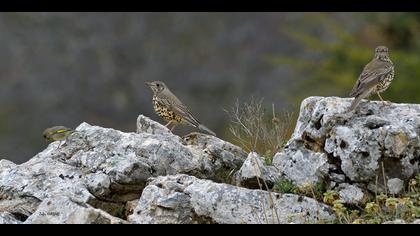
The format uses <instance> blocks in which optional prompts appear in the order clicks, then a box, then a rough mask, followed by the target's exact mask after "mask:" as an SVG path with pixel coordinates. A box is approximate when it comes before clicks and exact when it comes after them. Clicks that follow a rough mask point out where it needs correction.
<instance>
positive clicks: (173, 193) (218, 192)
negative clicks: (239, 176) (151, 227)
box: [128, 175, 335, 224]
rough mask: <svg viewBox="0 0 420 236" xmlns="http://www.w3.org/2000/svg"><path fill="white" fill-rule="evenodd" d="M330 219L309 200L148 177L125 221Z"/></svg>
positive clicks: (329, 214) (184, 178)
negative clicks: (139, 196) (146, 184)
mask: <svg viewBox="0 0 420 236" xmlns="http://www.w3.org/2000/svg"><path fill="white" fill-rule="evenodd" d="M334 218H335V217H334V215H333V213H332V211H331V209H330V208H329V207H328V206H326V205H324V204H322V203H318V202H317V201H315V200H313V199H311V198H307V197H302V196H298V195H293V194H283V195H281V194H278V193H269V192H267V191H261V190H250V189H246V188H239V187H235V186H232V185H228V184H219V183H214V182H212V181H209V180H201V179H197V178H195V177H192V176H187V175H175V176H162V177H158V178H155V179H153V181H151V183H150V184H149V185H148V186H147V187H146V188H145V189H144V191H143V194H142V196H141V198H140V201H139V203H138V205H137V207H136V208H135V209H134V213H133V214H132V215H130V216H129V217H128V220H129V221H130V222H133V223H143V224H146V223H147V224H149V223H155V224H162V223H163V224H167V223H184V224H185V223H221V224H246V223H253V224H257V223H283V224H284V223H315V222H318V221H320V220H323V221H331V220H333V219H334Z"/></svg>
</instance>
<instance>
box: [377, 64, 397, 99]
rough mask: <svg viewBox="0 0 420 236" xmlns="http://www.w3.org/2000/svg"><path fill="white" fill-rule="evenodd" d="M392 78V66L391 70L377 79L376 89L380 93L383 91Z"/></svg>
mask: <svg viewBox="0 0 420 236" xmlns="http://www.w3.org/2000/svg"><path fill="white" fill-rule="evenodd" d="M393 79H394V68H392V71H391V72H390V73H388V74H387V75H386V76H384V78H383V79H381V80H380V81H379V83H378V85H377V86H376V91H378V92H380V93H383V92H385V90H387V89H388V87H389V85H390V84H391V82H392V80H393Z"/></svg>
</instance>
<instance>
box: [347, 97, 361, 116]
mask: <svg viewBox="0 0 420 236" xmlns="http://www.w3.org/2000/svg"><path fill="white" fill-rule="evenodd" d="M362 98H363V97H362V96H357V97H355V98H354V100H353V102H352V103H351V106H350V108H349V110H348V111H349V112H350V111H353V110H354V109H355V108H356V107H357V106H358V105H359V103H360V101H361V100H362Z"/></svg>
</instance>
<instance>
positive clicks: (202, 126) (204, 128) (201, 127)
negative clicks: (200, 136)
mask: <svg viewBox="0 0 420 236" xmlns="http://www.w3.org/2000/svg"><path fill="white" fill-rule="evenodd" d="M197 128H198V129H200V130H202V131H205V132H207V133H209V134H211V135H213V136H216V133H215V132H213V131H211V130H210V129H209V128H207V127H206V126H204V125H202V124H199V125H198V127H197Z"/></svg>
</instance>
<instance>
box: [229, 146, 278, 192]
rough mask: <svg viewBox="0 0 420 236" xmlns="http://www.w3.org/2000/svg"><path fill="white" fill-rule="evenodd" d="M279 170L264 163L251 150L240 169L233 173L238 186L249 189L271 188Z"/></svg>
mask: <svg viewBox="0 0 420 236" xmlns="http://www.w3.org/2000/svg"><path fill="white" fill-rule="evenodd" d="M278 173H279V171H278V169H277V168H276V167H274V166H267V165H265V164H264V162H263V160H262V158H261V157H260V156H259V155H258V154H257V153H255V152H251V153H250V154H249V155H248V157H247V159H246V160H245V162H244V163H243V165H242V167H241V169H239V170H238V171H237V172H236V174H235V183H236V185H238V186H241V187H245V188H250V189H265V190H267V189H271V188H272V187H273V185H274V183H275V182H276V180H277V179H278V178H279V174H278Z"/></svg>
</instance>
